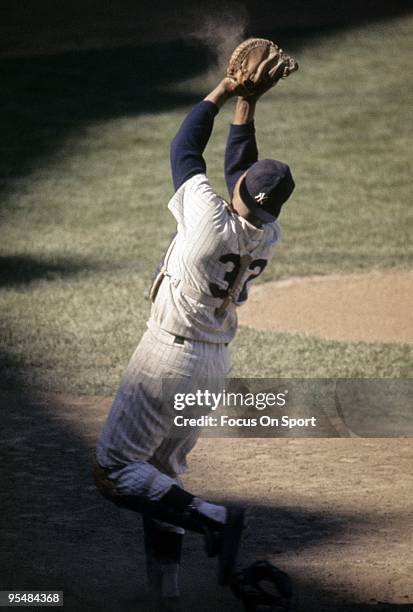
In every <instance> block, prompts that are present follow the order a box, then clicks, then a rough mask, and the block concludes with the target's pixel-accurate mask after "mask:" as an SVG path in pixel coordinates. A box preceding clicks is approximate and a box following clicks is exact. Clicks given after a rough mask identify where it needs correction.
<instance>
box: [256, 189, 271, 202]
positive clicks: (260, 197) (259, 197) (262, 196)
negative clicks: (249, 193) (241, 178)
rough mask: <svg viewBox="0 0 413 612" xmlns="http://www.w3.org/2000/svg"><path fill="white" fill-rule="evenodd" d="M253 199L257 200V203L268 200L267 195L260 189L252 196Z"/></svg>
mask: <svg viewBox="0 0 413 612" xmlns="http://www.w3.org/2000/svg"><path fill="white" fill-rule="evenodd" d="M254 200H257V202H258V204H262V203H263V202H265V200H268V196H267V194H266V193H264V191H261V193H259V194H258V195H256V196H254Z"/></svg>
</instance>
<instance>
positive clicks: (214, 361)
mask: <svg viewBox="0 0 413 612" xmlns="http://www.w3.org/2000/svg"><path fill="white" fill-rule="evenodd" d="M229 365H230V364H229V351H228V347H227V346H226V345H225V344H212V343H206V342H198V341H193V340H185V342H184V344H177V343H176V341H175V336H174V335H172V334H170V333H168V332H165V331H163V330H160V329H159V328H156V330H155V331H154V330H153V328H151V330H149V329H148V330H147V331H146V332H145V334H144V335H143V337H142V339H141V341H140V343H139V345H138V347H137V348H136V350H135V352H134V354H133V356H132V358H131V360H130V362H129V364H128V366H127V369H126V371H125V373H124V376H123V378H122V381H121V384H120V386H119V389H118V391H117V394H116V396H115V399H114V402H113V405H112V408H111V411H110V414H109V416H108V419H107V421H106V424H105V426H104V428H103V431H102V433H101V436H100V438H99V441H98V445H97V453H96V456H97V460H98V463H99V464H100V465H101V466H102V467H105V468H107V469H109V473H108V475H109V478H110V479H111V480H113V481H114V483H115V485H116V487H117V488H118V489H119V491H121V492H122V493H124V494H128V495H139V496H143V497H146V498H148V499H151V500H157V499H160V498H161V497H162V496H163V495H164V494H165V493H166V491H167V490H169V488H170V487H171V485H172V484H176V483H177V482H178V483H179V475H180V474H182V473H183V472H185V471H186V470H187V463H186V457H187V455H188V453H189V452H190V451H191V449H192V448H193V446H194V445H195V443H196V441H197V439H198V436H199V430H198V429H194V428H188V431H187V432H186V431H185V433H184V434H182V435H181V436H180V437H179V438H178V437H176V436H175V437H168V434H169V433H170V431H171V429H170V427H171V414H172V413H173V407H172V406H171V405H170V402H168V399H167V398H166V396H165V380H166V379H172V380H171V381H170V382H169V386H170V385H171V384H172V385H174V384H175V381H177V384H178V381H179V392H184V393H185V392H192V391H194V385H195V382H194V381H196V380H197V379H202V380H203V381H205V380H211V381H213V384H220V383H219V382H218V381H222V382H223V380H224V378H225V377H226V376H227V375H228V372H229ZM195 386H196V385H195ZM166 403H168V405H166ZM175 414H179V413H178V412H176V413H175Z"/></svg>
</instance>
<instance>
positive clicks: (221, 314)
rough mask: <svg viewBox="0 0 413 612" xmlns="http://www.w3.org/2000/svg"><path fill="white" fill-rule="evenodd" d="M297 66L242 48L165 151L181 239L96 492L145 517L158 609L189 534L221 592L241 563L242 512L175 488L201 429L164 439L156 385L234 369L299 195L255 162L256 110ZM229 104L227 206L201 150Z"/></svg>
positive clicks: (254, 47) (122, 400) (248, 44)
mask: <svg viewBox="0 0 413 612" xmlns="http://www.w3.org/2000/svg"><path fill="white" fill-rule="evenodd" d="M296 69H297V64H296V62H295V61H294V60H293V59H292V58H290V57H289V56H288V55H286V54H285V53H283V51H282V50H281V49H279V48H278V47H277V46H276V45H275V44H274V43H272V42H271V41H267V40H264V39H250V40H248V41H245V42H244V43H242V44H241V45H240V46H239V47H237V49H236V50H235V51H234V53H233V55H232V57H231V59H230V62H229V65H228V70H227V76H226V77H225V78H224V79H223V80H222V81H221V82H220V83H219V84H218V86H217V87H216V88H215V89H214V90H213V91H212V92H211V93H210V94H209V95H207V96H206V98H205V99H204V100H203V101H201V102H200V103H199V104H197V105H196V106H195V107H194V108H193V109H192V110H191V112H190V113H189V114H188V116H187V117H186V119H185V121H184V122H183V124H182V125H181V127H180V129H179V131H178V133H177V134H176V136H175V138H174V140H173V141H172V145H171V167H172V177H173V183H174V188H175V195H174V196H173V197H172V199H171V200H170V202H169V204H168V208H169V210H170V212H171V213H172V214H173V216H174V217H175V219H176V222H177V233H176V236H175V238H174V240H173V241H172V243H171V245H170V247H169V249H168V252H167V255H166V257H165V260H164V264H163V266H162V269H161V271H160V273H159V274H158V276H157V278H156V280H155V282H154V284H153V287H152V290H151V298H152V301H153V304H152V309H151V314H150V318H149V321H148V323H147V327H148V329H147V331H146V332H145V334H144V335H143V337H142V339H141V341H140V343H139V345H138V347H137V349H136V351H135V353H134V354H133V356H132V358H131V360H130V363H129V365H128V367H127V369H126V372H125V374H124V376H123V379H122V381H121V384H120V386H119V389H118V391H117V394H116V397H115V399H114V402H113V405H112V409H111V412H110V414H109V417H108V419H107V421H106V424H105V426H104V429H103V431H102V434H101V436H100V439H99V441H98V445H97V453H96V460H97V462H96V466H95V479H96V483H97V486H98V488H99V490H100V491H101V492H102V493H103V495H105V496H106V497H107V498H109V499H110V500H111V501H113V502H114V503H116V504H118V505H119V506H121V507H125V508H129V509H131V510H134V511H137V512H140V513H142V515H143V522H144V539H145V550H146V557H147V571H148V578H149V582H150V585H151V586H152V587H153V589H154V590H155V591H156V592H157V593H159V596H160V597H161V600H162V601H163V602H164V604H165V602H168V601H169V602H172V601H176V598H178V596H179V585H178V569H179V562H180V556H181V545H182V536H183V534H184V530H185V529H190V530H193V531H196V532H198V533H200V534H202V535H203V536H204V538H205V546H206V552H207V554H208V555H209V556H217V558H218V582H219V583H220V584H229V582H230V580H231V577H232V575H233V570H234V567H235V564H236V559H237V553H238V548H239V543H240V539H241V535H242V529H243V522H244V510H243V509H242V508H239V507H229V506H228V507H226V506H223V505H220V504H214V503H211V502H208V501H205V500H204V499H202V498H200V497H197V496H195V495H193V494H191V493H189V492H188V491H186V490H185V489H184V488H183V487H182V484H181V481H180V475H181V474H182V473H184V472H185V471H186V470H187V464H186V458H187V455H188V453H189V452H190V450H191V449H192V448H193V446H194V444H195V443H196V440H197V438H198V435H199V431H198V430H197V429H194V428H189V429H188V431H187V432H185V434H184V435H183V436H181V437H179V438H175V437H171V435H170V431H171V420H170V411H169V412H168V410H167V409H165V403H166V399H165V394H164V392H163V382H164V381H165V380H166V379H168V378H178V379H179V382H180V391H185V390H186V389H192V384H193V381H194V380H196V379H197V377H198V376H200V375H202V377H203V378H205V377H206V378H208V379H211V380H221V379H224V378H225V376H227V374H228V372H229V367H230V366H229V355H228V344H229V342H230V341H231V340H232V339H233V337H234V335H235V332H236V328H237V315H236V308H237V307H238V306H239V305H241V304H242V303H243V302H245V301H246V299H247V297H248V286H249V283H250V282H251V281H252V280H253V279H254V278H256V277H257V276H258V275H259V274H261V272H262V271H263V270H264V268H265V266H266V265H267V262H268V260H269V258H270V256H271V254H272V251H273V248H274V246H275V245H276V243H277V242H278V240H279V236H280V228H279V225H278V223H277V221H276V219H277V218H278V216H279V214H280V211H281V207H282V205H283V204H284V203H285V202H286V200H287V199H288V198H289V197H290V195H291V193H292V191H293V189H294V181H293V178H292V175H291V172H290V169H289V167H288V166H287V164H285V163H283V162H280V161H276V160H271V159H264V160H260V161H258V151H257V145H256V140H255V129H254V112H255V105H256V102H257V100H258V99H259V97H260V96H261V95H262V94H263V93H265V92H266V91H267V90H268V89H270V88H271V87H272V86H274V85H275V84H276V83H277V82H278V81H279V80H280V79H281V78H285V77H287V76H288V75H289V74H290V73H291V72H293V71H294V70H296ZM232 97H237V103H236V109H235V117H234V123H233V124H232V125H231V127H230V131H229V137H228V142H227V146H226V151H225V179H226V183H227V187H228V191H229V194H230V202H226V201H225V200H224V199H223V198H222V197H220V196H219V195H217V194H216V193H215V192H214V190H213V189H212V187H211V186H210V184H209V181H208V178H207V175H206V164H205V160H204V158H203V151H204V149H205V147H206V145H207V142H208V139H209V137H210V135H211V132H212V128H213V123H214V118H215V116H216V115H217V113H218V111H219V109H220V107H221V106H222V105H223V104H224V103H225V102H226V101H227V100H228V99H230V98H232Z"/></svg>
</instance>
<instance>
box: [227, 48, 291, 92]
mask: <svg viewBox="0 0 413 612" xmlns="http://www.w3.org/2000/svg"><path fill="white" fill-rule="evenodd" d="M296 70H298V63H297V62H296V60H295V59H294V58H292V57H290V56H289V55H287V53H284V51H283V50H282V49H280V48H279V47H278V46H277V45H276V44H275V43H273V42H272V41H271V40H267V39H265V38H249V39H248V40H245V41H244V42H243V43H241V44H240V45H238V47H236V49H235V50H234V51H233V53H232V55H231V57H230V60H229V62H228V67H227V78H228V79H230V81H231V82H232V84H233V93H235V94H236V95H238V96H244V97H249V96H254V95H259V94H262V93H263V92H265V91H267V90H268V89H270V88H271V87H273V86H274V85H275V84H276V83H277V82H278V81H279V80H280V79H285V78H286V77H288V76H289V75H290V74H291V73H292V72H295V71H296Z"/></svg>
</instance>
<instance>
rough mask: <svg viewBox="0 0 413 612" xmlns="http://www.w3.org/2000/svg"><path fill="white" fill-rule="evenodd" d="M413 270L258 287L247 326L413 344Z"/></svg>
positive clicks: (243, 319)
mask: <svg viewBox="0 0 413 612" xmlns="http://www.w3.org/2000/svg"><path fill="white" fill-rule="evenodd" d="M412 296H413V271H402V270H387V271H382V272H371V273H368V274H349V275H334V276H313V277H306V278H292V279H290V280H284V281H279V282H271V283H264V284H262V285H259V286H257V287H254V288H253V289H252V291H251V296H250V299H249V300H248V302H247V304H246V305H245V306H244V307H243V308H242V309H240V313H239V320H240V323H241V325H248V326H250V327H255V328H257V329H261V330H265V329H268V330H272V331H278V332H288V333H291V334H304V335H307V336H318V337H320V338H325V339H329V340H343V341H359V340H360V341H364V342H395V343H399V342H401V343H413V310H412Z"/></svg>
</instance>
